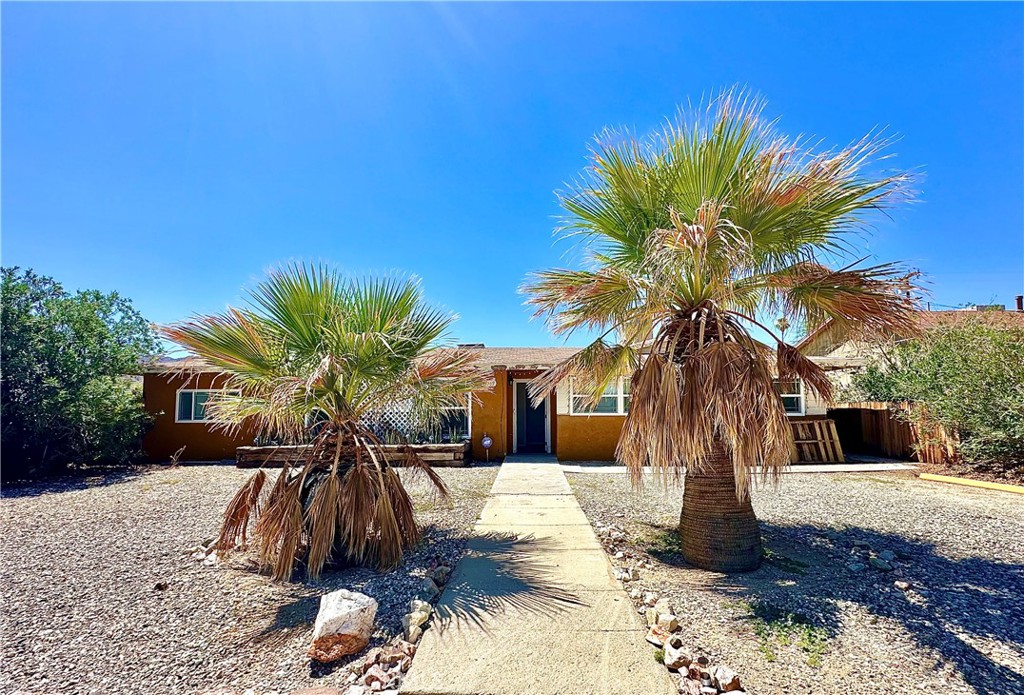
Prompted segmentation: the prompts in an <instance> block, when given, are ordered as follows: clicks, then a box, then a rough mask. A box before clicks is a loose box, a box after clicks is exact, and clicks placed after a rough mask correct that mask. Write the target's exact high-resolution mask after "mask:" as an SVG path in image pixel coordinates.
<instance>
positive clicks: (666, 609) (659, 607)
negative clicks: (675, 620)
mask: <svg viewBox="0 0 1024 695" xmlns="http://www.w3.org/2000/svg"><path fill="white" fill-rule="evenodd" d="M654 610H656V611H658V612H659V613H675V611H674V610H672V604H671V603H670V602H669V600H668V599H667V598H662V599H658V600H657V601H656V602H655V604H654Z"/></svg>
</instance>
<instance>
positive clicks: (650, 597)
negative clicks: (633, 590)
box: [644, 591, 658, 608]
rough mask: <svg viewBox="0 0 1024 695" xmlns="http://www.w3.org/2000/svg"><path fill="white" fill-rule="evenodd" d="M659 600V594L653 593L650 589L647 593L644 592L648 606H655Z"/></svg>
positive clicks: (645, 602)
mask: <svg viewBox="0 0 1024 695" xmlns="http://www.w3.org/2000/svg"><path fill="white" fill-rule="evenodd" d="M657 602H658V595H657V594H652V593H651V592H649V591H648V592H647V593H646V594H644V604H645V605H648V606H650V607H652V608H653V607H654V604H656V603H657Z"/></svg>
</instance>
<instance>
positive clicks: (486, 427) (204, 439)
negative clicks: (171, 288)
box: [143, 344, 630, 461]
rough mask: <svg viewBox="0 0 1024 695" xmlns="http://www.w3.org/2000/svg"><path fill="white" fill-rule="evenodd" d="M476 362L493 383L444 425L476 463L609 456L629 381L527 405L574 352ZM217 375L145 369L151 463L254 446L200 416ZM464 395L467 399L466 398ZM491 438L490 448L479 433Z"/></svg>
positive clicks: (181, 363)
mask: <svg viewBox="0 0 1024 695" xmlns="http://www.w3.org/2000/svg"><path fill="white" fill-rule="evenodd" d="M465 347H471V348H473V349H475V350H477V351H478V352H479V353H480V360H481V364H483V365H484V366H487V367H489V368H490V369H492V370H493V372H494V386H493V387H492V388H491V389H490V390H489V391H482V392H479V393H477V394H475V395H476V398H474V399H472V402H471V403H469V404H467V408H466V410H465V412H464V413H458V414H456V417H454V418H450V420H449V421H450V422H453V423H456V424H455V425H454V426H455V428H456V429H458V430H459V432H458V434H456V437H459V438H465V437H469V440H470V442H471V445H472V456H473V458H474V459H476V460H481V461H482V460H484V459H485V458H490V459H491V460H501V459H502V458H503V457H504V456H505V455H506V454H511V453H521V454H526V453H536V454H542V453H548V454H553V455H555V456H557V457H558V458H559V459H560V460H563V461H611V460H613V459H614V458H615V446H616V444H617V443H618V440H619V433H620V431H621V430H622V424H623V422H624V421H625V419H626V418H625V414H626V412H627V410H628V408H629V398H630V396H629V380H628V379H620V380H619V382H618V383H617V384H615V385H614V386H613V387H612V388H609V389H608V392H607V393H606V394H605V395H604V396H602V398H601V400H600V402H599V403H598V404H597V406H596V407H589V404H588V403H587V402H586V401H587V398H586V397H585V396H579V395H577V394H574V393H573V391H572V386H571V383H570V382H569V381H568V380H567V381H566V382H563V383H562V384H559V386H558V388H557V390H556V391H555V393H552V394H551V395H550V396H548V397H547V398H545V399H544V402H543V403H542V404H541V405H540V406H538V407H534V406H533V405H532V404H531V403H530V402H529V398H528V397H527V394H526V384H527V382H528V381H529V380H530V379H532V378H533V377H535V376H537V375H538V374H540V373H541V372H543V371H544V370H546V369H548V368H550V367H552V366H554V365H556V364H558V363H559V362H561V361H562V360H564V359H566V358H567V357H570V356H571V355H573V354H574V353H575V352H576V351H577V350H578V349H579V348H572V347H553V348H552V347H548V348H531V347H525V348H523V347H485V346H483V345H478V344H475V345H467V346H465ZM223 382H224V379H223V377H222V376H221V375H219V374H217V373H216V372H215V371H212V370H209V369H208V368H204V366H203V364H202V363H200V362H197V361H195V360H193V359H191V358H186V359H184V360H164V361H162V362H159V363H157V364H156V365H155V366H153V367H151V368H149V369H148V370H146V372H145V374H144V376H143V398H144V401H145V405H146V410H147V411H148V412H149V413H150V414H151V415H152V416H153V427H152V429H150V431H149V432H148V433H147V435H146V437H145V439H144V440H143V449H144V451H145V452H146V454H147V455H148V457H149V458H150V459H151V460H154V461H166V460H168V459H169V458H170V457H171V456H172V455H173V454H174V453H175V452H176V451H178V450H179V449H181V447H185V450H184V452H183V453H182V456H181V458H182V460H188V461H217V460H223V459H233V458H234V457H235V449H236V448H237V447H239V446H248V445H251V444H253V440H254V437H255V433H254V432H244V431H243V432H239V433H237V434H226V433H224V432H221V431H220V430H218V428H217V427H216V426H215V423H211V422H209V421H207V420H206V418H205V412H204V403H205V400H206V398H207V396H208V394H209V393H210V392H211V391H213V390H217V389H220V388H223ZM469 400H470V399H467V401H469ZM485 436H486V437H488V438H490V440H491V441H492V445H491V447H490V451H489V452H488V451H487V450H485V449H484V446H483V441H484V437H485Z"/></svg>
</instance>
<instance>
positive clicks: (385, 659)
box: [380, 647, 408, 666]
mask: <svg viewBox="0 0 1024 695" xmlns="http://www.w3.org/2000/svg"><path fill="white" fill-rule="evenodd" d="M406 658H408V657H407V655H406V653H405V652H403V651H402V650H401V649H399V648H398V647H385V648H384V649H382V650H381V653H380V663H381V664H384V665H386V666H394V665H395V664H397V663H399V662H400V661H401V660H402V659H406Z"/></svg>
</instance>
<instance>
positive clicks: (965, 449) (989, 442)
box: [845, 321, 1024, 468]
mask: <svg viewBox="0 0 1024 695" xmlns="http://www.w3.org/2000/svg"><path fill="white" fill-rule="evenodd" d="M845 395H846V396H847V397H848V398H849V399H850V400H877V401H909V402H911V403H913V404H915V405H916V406H918V407H915V408H912V409H911V410H910V411H909V412H908V414H907V415H906V416H905V417H908V418H910V419H912V420H916V421H917V422H918V424H921V425H922V426H923V427H922V429H924V430H927V429H929V428H930V426H931V425H934V424H938V425H941V426H942V427H943V428H944V429H945V430H946V431H947V432H950V433H956V434H957V435H958V436H959V438H960V454H961V455H962V457H963V459H964V461H966V462H968V463H988V462H999V463H1000V464H1002V465H1003V466H1004V467H1007V468H1011V467H1019V466H1022V465H1024V330H1019V329H1007V328H998V327H995V326H992V325H987V324H986V322H984V321H970V322H966V321H965V322H963V323H961V324H959V325H956V326H951V327H948V328H942V329H937V330H931V331H928V332H927V333H926V334H925V335H924V336H922V337H920V338H918V339H915V340H910V341H906V342H903V343H899V344H897V345H896V346H895V347H894V348H893V349H892V350H891V351H886V354H885V357H883V358H880V359H877V360H876V361H874V362H873V363H872V364H870V365H868V367H867V368H866V369H865V371H864V372H863V373H861V374H858V375H856V376H854V378H853V380H852V384H851V386H850V388H849V390H848V393H847V394H845Z"/></svg>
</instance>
